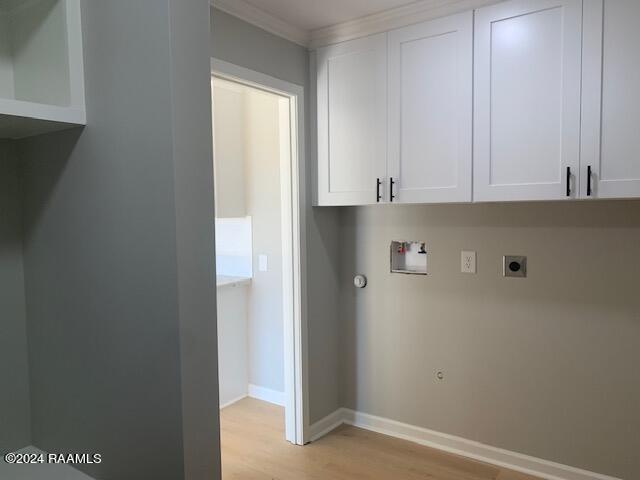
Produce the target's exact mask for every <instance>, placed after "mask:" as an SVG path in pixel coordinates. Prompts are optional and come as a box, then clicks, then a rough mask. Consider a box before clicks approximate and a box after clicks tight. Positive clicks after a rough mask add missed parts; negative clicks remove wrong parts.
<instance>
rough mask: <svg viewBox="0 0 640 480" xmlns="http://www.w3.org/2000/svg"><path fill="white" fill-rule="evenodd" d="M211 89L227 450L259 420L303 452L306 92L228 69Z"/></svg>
mask: <svg viewBox="0 0 640 480" xmlns="http://www.w3.org/2000/svg"><path fill="white" fill-rule="evenodd" d="M211 85H212V97H213V124H214V129H213V131H214V173H215V190H216V199H215V200H216V269H217V298H218V351H219V354H218V357H219V359H218V361H219V383H220V407H221V416H222V437H223V438H222V441H223V444H224V443H225V435H226V433H225V418H226V417H230V419H229V421H228V422H227V424H230V425H234V424H235V425H237V424H238V422H239V421H240V420H242V418H239V417H243V416H244V417H246V418H245V419H244V420H246V423H245V425H247V424H249V423H250V422H251V418H250V416H251V415H252V411H254V412H255V411H260V412H261V415H264V414H265V412H271V414H272V418H271V419H270V421H271V422H272V423H271V424H272V425H273V426H274V428H279V429H281V432H282V439H283V441H284V440H285V439H286V440H287V441H289V442H291V443H294V444H297V445H303V444H304V443H305V441H306V440H307V439H306V432H307V430H308V428H307V427H308V420H307V415H306V412H307V408H306V405H307V394H306V391H307V381H306V358H305V351H306V349H305V346H306V338H305V335H306V328H305V323H304V322H305V318H304V315H303V312H304V308H303V295H302V290H303V281H302V279H303V275H302V273H303V261H302V258H303V253H304V251H303V248H302V246H303V245H304V235H303V233H304V228H303V226H304V210H303V209H302V208H301V205H303V203H302V202H303V201H304V195H305V191H304V185H305V182H304V168H303V161H302V160H303V158H304V155H303V152H304V137H303V124H302V119H303V118H304V115H303V110H302V108H303V105H304V99H303V89H302V87H299V86H296V85H292V84H289V83H287V82H283V81H280V80H277V79H274V78H272V77H268V76H266V75H262V74H259V73H257V72H253V71H251V70H248V69H244V68H242V67H238V66H235V65H232V64H229V63H226V62H223V61H219V60H212V79H211ZM247 397H248V398H247ZM234 422H235V423H234ZM231 428H233V427H231ZM238 428H239V429H240V430H241V427H240V426H239V427H238ZM232 433H233V435H236V434H240V435H248V434H250V432H246V431H245V432H243V433H241V432H232ZM229 435H230V436H231V435H232V434H231V433H229ZM230 441H232V440H230Z"/></svg>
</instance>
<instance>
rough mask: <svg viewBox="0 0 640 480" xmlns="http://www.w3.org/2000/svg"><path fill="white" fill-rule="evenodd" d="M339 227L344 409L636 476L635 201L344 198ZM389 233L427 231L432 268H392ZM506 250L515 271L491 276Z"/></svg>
mask: <svg viewBox="0 0 640 480" xmlns="http://www.w3.org/2000/svg"><path fill="white" fill-rule="evenodd" d="M341 227H342V240H341V241H342V246H343V248H344V252H345V255H344V256H343V258H344V260H345V264H344V268H343V270H342V278H341V285H342V288H343V292H344V295H343V298H342V308H343V311H342V313H343V321H344V330H343V334H344V344H343V351H344V355H345V357H344V359H345V365H344V370H343V392H344V398H343V403H344V405H345V406H347V407H349V408H353V409H357V410H360V411H363V412H366V413H370V414H374V415H379V416H382V417H387V418H391V419H394V420H398V421H401V422H406V423H410V424H412V425H418V426H421V427H425V428H429V429H433V430H436V431H439V432H444V433H449V434H453V435H458V436H461V437H464V438H467V439H471V440H477V441H480V442H482V443H486V444H489V445H494V446H497V447H503V448H506V449H508V450H512V451H516V452H522V453H525V454H529V455H533V456H536V457H540V458H543V459H548V460H554V461H557V462H560V463H563V464H568V465H572V466H576V467H581V468H585V469H587V470H591V471H595V472H599V473H604V474H609V475H614V476H616V477H620V478H625V479H631V478H638V477H639V476H640V457H638V454H637V453H638V450H640V437H639V436H638V432H639V431H640V409H638V405H640V376H639V373H638V365H639V364H640V349H638V345H640V295H638V278H637V275H638V272H640V201H636V202H632V201H628V202H625V201H619V202H596V203H586V202H583V203H575V202H574V203H540V204H495V205H460V206H444V205H443V206H414V207H405V206H395V207H380V208H375V207H372V208H371V207H362V208H348V209H345V210H344V212H343V216H342V223H341ZM393 239H404V240H424V241H426V242H427V245H428V250H429V252H430V257H429V260H430V267H429V269H430V275H429V276H427V277H417V276H407V275H398V274H395V275H392V274H390V273H389V243H390V242H391V240H393ZM463 249H469V250H476V251H477V252H478V273H477V274H476V275H468V274H466V275H465V274H462V273H460V252H461V250H463ZM504 254H522V255H527V256H528V260H529V264H528V269H529V275H528V278H526V279H505V278H502V276H501V256H502V255H504ZM355 273H364V274H366V275H367V276H368V279H369V285H368V286H367V287H366V288H365V289H363V290H356V289H355V288H354V287H353V285H352V279H353V274H355ZM438 370H442V371H444V374H445V378H444V380H443V381H441V382H440V381H437V380H436V377H435V373H436V372H437V371H438Z"/></svg>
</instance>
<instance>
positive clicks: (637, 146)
mask: <svg viewBox="0 0 640 480" xmlns="http://www.w3.org/2000/svg"><path fill="white" fill-rule="evenodd" d="M638 18H640V2H638V0H604V2H603V0H585V4H584V59H583V117H582V120H583V123H582V128H583V135H582V157H581V160H582V164H581V178H582V179H583V180H582V182H581V194H582V196H583V197H595V198H598V197H599V198H616V197H640V128H639V127H638V120H637V119H638V112H639V111H640V88H639V87H640V54H638V46H639V45H640V29H639V28H638ZM589 167H591V168H589ZM589 170H591V178H590V179H589V178H588V172H589ZM589 180H590V184H589Z"/></svg>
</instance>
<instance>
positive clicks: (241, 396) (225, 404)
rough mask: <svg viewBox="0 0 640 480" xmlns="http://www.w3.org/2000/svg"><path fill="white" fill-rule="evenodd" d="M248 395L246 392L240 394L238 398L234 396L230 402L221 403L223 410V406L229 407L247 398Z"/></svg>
mask: <svg viewBox="0 0 640 480" xmlns="http://www.w3.org/2000/svg"><path fill="white" fill-rule="evenodd" d="M247 396H248V395H247V394H246V393H245V394H243V395H240V396H239V397H237V398H234V399H233V400H229V401H228V402H225V403H223V404H222V405H220V410H222V409H223V408H226V407H229V406H231V405H233V404H234V403H236V402H239V401H240V400H242V399H243V398H247Z"/></svg>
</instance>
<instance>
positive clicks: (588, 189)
mask: <svg viewBox="0 0 640 480" xmlns="http://www.w3.org/2000/svg"><path fill="white" fill-rule="evenodd" d="M590 196H591V165H589V166H588V167H587V197H590Z"/></svg>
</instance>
